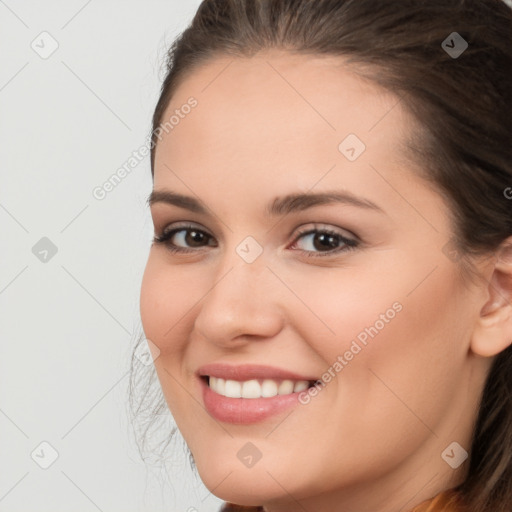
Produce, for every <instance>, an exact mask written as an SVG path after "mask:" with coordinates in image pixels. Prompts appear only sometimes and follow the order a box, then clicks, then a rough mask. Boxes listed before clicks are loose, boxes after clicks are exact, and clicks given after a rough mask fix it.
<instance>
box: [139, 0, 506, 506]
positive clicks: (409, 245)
mask: <svg viewBox="0 0 512 512" xmlns="http://www.w3.org/2000/svg"><path fill="white" fill-rule="evenodd" d="M511 69H512V12H511V10H510V8H509V7H507V6H506V5H505V4H504V3H503V2H502V1H501V0H466V1H463V0H460V1H459V0H458V1H455V0H453V1H452V0H449V1H447V0H429V1H428V2H423V1H420V0H404V1H402V2H387V1H376V0H316V1H315V2H311V1H310V0H205V1H203V2H202V3H201V5H200V6H199V9H198V11H197V14H196V16H195V18H194V20H193V22H192V24H191V26H190V27H189V28H188V29H187V30H186V31H185V32H184V33H183V34H182V35H181V36H180V38H178V39H177V41H176V42H175V43H174V44H173V46H172V48H171V49H170V52H169V60H168V72H167V76H166V77H165V80H164V82H163V86H162V91H161V95H160V98H159V101H158V104H157V106H156V109H155V113H154V117H153V132H152V139H151V140H152V153H151V166H152V175H153V191H152V193H151V196H150V198H149V204H150V207H151V215H152V218H153V223H154V227H155V239H154V244H153V245H152V247H151V250H150V254H149V258H148V262H147V266H146V269H145V273H144V278H143V282H142V288H141V318H142V325H143V329H144V333H145V335H146V337H147V339H148V340H149V341H150V346H151V347H152V348H153V350H154V351H156V352H157V353H158V357H155V359H154V366H155V369H156V373H157V375H158V380H159V384H160V386H161V389H162V392H163V396H164V398H165V402H166V406H167V407H168V408H169V410H170V411H171V413H172V416H173V418H174V420H175V421H176V425H177V427H178V428H179V430H180V431H181V433H182V435H183V437H184V439H185V441H186V443H187V446H188V448H189V449H190V454H191V457H192V461H193V463H194V464H195V466H196V467H197V470H198V473H199V475H200V477H201V479H202V480H203V482H204V483H205V485H206V486H207V487H208V489H210V490H211V492H212V493H213V494H215V495H216V496H218V497H219V498H221V499H223V500H224V501H225V502H226V503H225V504H224V507H223V509H222V510H223V511H234V510H262V511H265V512H290V511H294V512H295V511H299V510H300V511H310V512H324V511H330V512H332V511H340V512H341V511H343V512H345V511H350V512H363V511H369V510H371V511H375V512H399V511H400V512H409V511H414V512H426V511H428V512H434V511H435V512H437V511H451V512H462V511H464V512H489V511H492V512H505V511H507V512H510V510H512V483H511V482H512V383H511V377H510V375H511V369H512V349H511V347H510V345H511V343H512V306H511V297H512V188H511V187H512V145H511V143H510V142H511V140H512V125H511V120H512V107H511V105H512V103H511V101H512V95H511V91H512V83H511ZM141 342H145V341H144V339H143V340H142V341H141ZM235 503H236V504H238V505H235Z"/></svg>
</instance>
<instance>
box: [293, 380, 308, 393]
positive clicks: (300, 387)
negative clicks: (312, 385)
mask: <svg viewBox="0 0 512 512" xmlns="http://www.w3.org/2000/svg"><path fill="white" fill-rule="evenodd" d="M308 388H309V382H308V381H306V380H299V382H296V383H295V386H293V392H294V393H298V392H299V391H304V390H305V389H308Z"/></svg>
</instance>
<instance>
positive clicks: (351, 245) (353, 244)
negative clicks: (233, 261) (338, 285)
mask: <svg viewBox="0 0 512 512" xmlns="http://www.w3.org/2000/svg"><path fill="white" fill-rule="evenodd" d="M180 231H195V232H197V233H201V234H203V235H206V236H207V237H209V238H210V239H211V238H213V237H211V235H209V234H208V233H206V232H205V231H202V230H200V229H198V228H197V227H196V226H192V225H186V226H180V227H176V228H174V229H172V230H170V231H167V232H165V231H164V232H163V233H162V234H161V235H155V237H154V238H153V243H155V244H163V245H165V246H166V248H167V249H168V250H169V251H170V252H171V253H181V254H185V253H192V252H197V251H198V250H200V249H187V248H183V247H179V246H176V245H174V244H171V243H170V242H169V240H170V239H171V238H172V237H173V236H174V235H175V234H176V233H179V232H180ZM314 233H322V234H327V235H331V236H334V237H336V238H337V239H338V241H339V242H342V243H343V244H344V246H343V247H341V248H337V249H333V250H330V251H326V252H314V251H305V250H303V249H299V251H300V252H302V253H303V254H304V255H305V256H306V257H308V258H323V257H326V256H333V255H337V254H339V253H344V252H348V251H352V250H354V249H356V248H357V247H358V246H359V242H358V241H357V240H351V239H349V238H346V237H344V236H343V235H341V234H340V233H337V232H336V231H332V230H330V229H319V228H317V227H316V226H315V228H313V229H304V230H302V231H299V232H298V233H297V236H296V237H295V239H294V240H293V243H292V245H295V244H296V242H297V241H298V240H299V239H300V238H301V237H303V236H305V235H311V234H314Z"/></svg>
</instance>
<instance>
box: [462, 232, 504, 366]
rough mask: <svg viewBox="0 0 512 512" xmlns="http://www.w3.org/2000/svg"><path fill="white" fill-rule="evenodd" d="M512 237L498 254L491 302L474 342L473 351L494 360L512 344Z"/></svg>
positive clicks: (490, 287) (490, 286)
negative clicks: (494, 357)
mask: <svg viewBox="0 0 512 512" xmlns="http://www.w3.org/2000/svg"><path fill="white" fill-rule="evenodd" d="M511 240H512V237H511V238H509V239H507V240H506V241H505V242H504V243H503V244H502V245H501V247H500V249H499V250H498V252H497V254H496V259H495V263H494V269H493V270H492V275H491V278H490V280H489V283H488V289H487V290H488V294H489V295H488V297H489V298H488V300H487V302H486V303H485V304H484V305H483V307H482V309H481V311H480V316H479V318H478V319H477V322H476V324H475V329H474V331H473V335H472V339H471V350H472V351H473V352H474V353H475V354H477V355H479V356H482V357H492V356H495V355H497V354H499V353H500V352H502V351H503V350H505V349H506V348H507V347H508V346H510V345H511V344H512V257H511V255H512V251H511V248H512V245H511Z"/></svg>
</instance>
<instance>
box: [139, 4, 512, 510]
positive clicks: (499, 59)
mask: <svg viewBox="0 0 512 512" xmlns="http://www.w3.org/2000/svg"><path fill="white" fill-rule="evenodd" d="M453 32H457V33H458V34H459V35H460V36H461V37H462V38H463V39H464V40H465V41H466V42H467V43H468V48H467V49H466V50H465V51H464V52H463V53H462V54H461V55H460V56H458V57H455V58H454V57H453V55H452V56H451V55H449V54H448V52H447V51H445V49H443V47H442V43H443V41H445V40H446V39H447V38H448V37H449V36H451V35H452V34H453ZM451 44H452V45H453V43H451ZM272 48H276V49H280V50H287V51H290V52H293V53H297V54H304V55H307V54H310V55H315V56H321V55H325V56H340V57H343V58H344V59H346V60H347V62H348V63H351V64H354V66H355V67H354V70H355V71H356V72H357V73H358V74H360V75H361V76H364V77H365V78H367V79H370V80H372V81H373V82H374V83H376V84H378V85H380V86H382V87H383V88H385V89H387V90H389V91H391V92H392V93H394V94H396V95H397V96H399V97H400V98H401V101H402V104H403V105H404V107H405V108H406V109H407V110H408V111H409V112H410V113H411V114H412V115H413V116H414V118H415V119H416V120H417V121H418V126H419V127H420V129H421V132H418V135H417V136H415V137H411V140H410V141H409V142H408V150H410V155H411V156H412V157H413V158H415V161H416V162H418V163H419V164H420V166H421V168H422V171H421V172H423V173H424V177H425V178H426V179H428V180H430V181H431V182H432V183H433V184H435V185H436V187H437V188H438V190H439V192H440V193H441V194H442V195H443V197H444V198H445V199H446V201H447V202H448V204H449V205H450V207H451V208H450V210H451V214H452V216H453V219H452V220H453V225H454V236H453V244H454V247H455V248H456V250H457V251H458V253H459V254H460V255H461V256H462V257H461V259H460V263H461V266H462V265H463V264H464V265H465V264H466V262H467V261H470V259H469V256H470V255H477V254H483V255H485V254H493V252H494V251H495V250H496V249H497V248H498V246H499V245H500V244H501V243H502V242H503V241H504V240H505V239H506V238H507V237H509V236H511V235H512V200H510V199H508V198H507V195H506V194H505V190H507V188H508V187H510V186H512V144H511V142H512V97H511V96H512V10H511V9H510V8H509V7H507V5H506V4H505V3H504V2H503V1H502V0H428V1H423V0H402V1H400V2H392V1H389V0H382V1H378V0H315V1H312V0H204V1H203V2H202V3H201V5H200V6H199V8H198V10H197V13H196V15H195V17H194V19H193V21H192V23H191V25H190V26H189V27H188V28H187V29H186V30H185V31H184V32H183V33H182V34H181V35H180V36H179V37H178V38H177V39H176V40H175V41H174V43H173V44H172V46H171V48H170V50H169V52H168V56H167V66H166V68H167V69H166V72H167V74H166V77H165V80H164V81H163V84H162V89H161V95H160V98H159V100H158V103H157V105H156V108H155V111H154V116H153V126H152V128H153V130H152V136H151V172H152V175H153V176H154V157H155V148H156V144H157V142H158V141H157V135H156V133H155V131H156V129H157V128H158V126H159V124H160V123H161V121H162V116H163V113H164V111H165V109H166V108H167V106H168V105H169V102H170V101H171V98H172V96H173V94H174V92H175V91H176V88H177V87H178V86H179V85H180V84H181V83H182V82H183V81H184V80H185V79H186V78H187V76H189V75H190V74H191V73H193V71H194V69H196V68H197V67H198V66H200V65H201V64H202V63H204V62H205V61H208V60H210V59H212V58H214V57H216V56H233V57H234V58H237V57H250V56H253V55H255V54H256V53H257V52H259V51H262V50H268V49H272ZM142 341H143V340H142ZM135 364H137V363H135ZM150 371H151V372H152V374H151V375H150V379H151V380H152V381H153V382H154V381H155V379H154V369H153V367H151V369H150ZM134 375H135V372H134V371H133V360H132V377H133V376H134ZM511 375H512V347H508V348H507V349H506V350H504V351H503V352H502V353H500V354H499V355H498V356H496V359H495V361H494V363H493V366H492V368H491V371H490V373H489V376H488V379H487V382H486V386H485V389H484V390H483V394H482V397H481V405H480V410H479V415H478V420H477V422H476V425H475V429H474V439H473V444H472V446H471V449H470V463H469V471H468V476H467V479H466V480H465V482H464V483H462V484H461V485H460V486H459V487H458V488H457V490H459V491H460V496H461V497H462V499H463V501H464V503H465V505H466V507H467V510H468V511H469V512H488V511H491V510H492V512H510V511H511V510H512V377H511ZM132 387H133V385H132V384H131V388H130V389H132ZM157 394H158V393H157ZM155 398H156V399H157V400H159V401H160V402H159V403H160V405H159V409H158V410H159V411H163V410H164V409H165V403H164V402H163V400H162V396H161V393H160V394H158V396H156V395H154V396H153V400H154V402H155ZM138 412H139V409H137V412H136V413H138ZM146 433H147V430H146V431H145V434H146ZM190 457H191V461H192V463H193V458H192V456H191V454H190Z"/></svg>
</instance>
